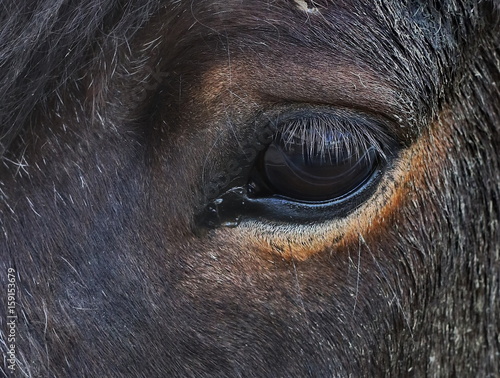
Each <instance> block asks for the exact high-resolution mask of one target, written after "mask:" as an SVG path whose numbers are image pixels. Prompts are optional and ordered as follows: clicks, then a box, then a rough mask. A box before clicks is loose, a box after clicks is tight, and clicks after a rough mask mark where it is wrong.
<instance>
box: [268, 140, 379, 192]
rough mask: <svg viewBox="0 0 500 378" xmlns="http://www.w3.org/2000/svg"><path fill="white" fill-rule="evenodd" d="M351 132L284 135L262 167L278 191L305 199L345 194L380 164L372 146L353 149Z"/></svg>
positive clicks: (277, 141)
mask: <svg viewBox="0 0 500 378" xmlns="http://www.w3.org/2000/svg"><path fill="white" fill-rule="evenodd" d="M350 139H352V136H351V135H350V134H349V133H339V132H327V133H323V135H321V136H318V135H316V134H308V135H305V136H303V137H294V136H293V135H292V136H287V135H281V136H279V137H278V138H277V140H275V141H273V142H272V143H271V145H270V146H269V147H268V149H267V150H266V151H265V153H264V156H263V158H262V170H263V173H264V176H265V181H267V184H268V186H269V187H270V188H271V190H272V191H273V192H274V193H275V194H279V195H282V196H285V197H289V198H291V199H295V200H302V201H326V200H334V199H340V198H342V197H345V196H346V195H348V194H350V193H352V192H353V191H355V190H356V189H358V188H359V187H361V186H362V185H363V184H364V183H365V182H366V181H367V180H368V179H369V178H370V177H371V175H372V174H373V172H374V170H375V168H376V165H377V156H378V154H377V151H376V149H375V148H374V147H373V146H368V147H365V148H364V149H363V150H360V149H355V148H353V147H352V146H353V144H355V143H353V142H352V141H351V140H350Z"/></svg>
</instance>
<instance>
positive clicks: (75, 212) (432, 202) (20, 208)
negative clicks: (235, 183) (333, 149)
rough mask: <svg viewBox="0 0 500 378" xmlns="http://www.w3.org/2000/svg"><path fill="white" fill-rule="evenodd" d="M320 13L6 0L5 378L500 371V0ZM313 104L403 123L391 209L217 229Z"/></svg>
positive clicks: (376, 200)
mask: <svg viewBox="0 0 500 378" xmlns="http://www.w3.org/2000/svg"><path fill="white" fill-rule="evenodd" d="M308 5H309V6H310V7H311V9H313V8H314V7H317V9H318V10H317V11H311V12H304V11H303V10H301V9H299V8H298V7H297V6H296V4H295V3H294V2H293V1H287V0H278V1H244V2H242V1H236V0H231V1H218V0H207V1H203V2H202V1H200V2H195V1H173V0H172V1H166V0H165V1H162V0H149V1H112V0H81V1H68V0H45V1H42V0H39V1H33V0H17V1H9V2H4V3H3V4H2V6H1V10H0V12H2V13H1V24H0V25H1V26H0V41H1V43H0V67H1V70H0V93H1V94H2V97H1V100H0V121H1V122H0V146H1V151H0V155H1V157H2V162H1V163H2V165H1V166H0V269H1V270H0V288H2V289H1V290H2V293H1V294H0V341H1V342H0V348H1V350H2V352H3V353H4V356H5V357H4V362H3V365H2V366H0V372H1V373H2V374H3V375H4V376H20V377H21V376H26V377H42V376H50V377H80V376H81V377H84V376H85V377H88V376H110V377H111V376H144V377H154V376H158V377H165V376H195V377H200V376H217V377H220V376H257V377H260V376H270V377H271V376H272V377H274V376H279V377H288V376H294V377H303V376H353V377H358V376H394V377H401V376H472V375H477V376H481V377H482V376H485V377H486V376H491V377H493V376H498V374H499V371H500V231H499V220H500V208H499V201H500V198H499V197H500V188H499V182H500V157H499V155H498V150H497V149H498V146H500V129H499V125H500V93H499V88H498V85H499V83H500V39H499V36H500V6H499V4H498V2H497V1H496V0H483V1H480V0H477V1H476V0H469V1H467V0H441V1H437V0H428V1H424V0H407V1H396V0H394V1H391V0H377V1H373V2H366V1H360V0H342V1H335V2H331V1H326V0H325V1H317V2H314V1H311V2H308ZM311 108H315V109H316V108H321V109H323V108H334V109H337V108H340V109H349V111H350V112H362V113H363V114H372V115H374V117H377V119H387V120H388V121H387V123H386V125H387V128H388V132H390V133H391V135H394V137H395V138H397V139H398V141H399V142H400V144H401V151H400V153H399V155H398V157H397V164H395V166H394V169H393V170H392V171H391V172H390V173H388V174H387V175H386V177H385V178H384V181H383V182H382V183H381V188H382V189H383V190H381V194H379V195H376V196H374V197H373V198H370V199H369V200H368V202H369V204H368V205H369V206H368V207H362V208H361V210H360V211H359V212H355V213H354V215H351V216H350V218H348V219H347V220H346V222H347V223H345V224H343V223H340V222H339V223H333V226H331V227H330V226H329V227H327V226H326V225H324V226H323V225H320V226H317V227H316V228H314V232H313V231H311V230H312V229H311V228H307V227H306V225H303V224H292V225H285V226H283V225H282V224H274V223H272V222H271V223H266V222H262V221H261V220H258V219H247V220H246V222H242V224H240V225H239V226H238V227H235V228H225V227H217V228H216V229H214V230H208V231H206V230H205V231H203V232H202V231H200V230H199V229H198V224H197V219H196V218H197V214H199V212H200V209H201V208H203V206H204V204H206V201H207V198H205V194H206V193H207V191H210V190H207V187H209V188H210V185H212V184H211V183H213V182H215V181H217V180H218V177H220V174H221V172H224V170H226V171H227V169H228V168H227V167H228V166H229V163H228V162H231V161H233V160H234V158H235V156H241V151H242V148H243V147H245V146H246V147H249V148H251V147H252V146H248V144H247V142H248V140H253V139H252V138H250V137H249V136H251V135H255V134H257V135H258V134H259V133H262V128H263V125H264V124H265V122H264V123H263V121H262V120H263V119H264V120H265V119H267V118H272V117H273V116H274V115H275V113H279V114H281V113H283V112H286V111H288V110H287V109H293V110H294V111H307V110H304V109H311ZM297 109H299V110H297ZM367 133H368V132H367ZM242 146H243V147H242ZM240 160H241V159H240ZM231 169H233V170H234V169H235V168H234V167H232V168H231ZM218 187H219V186H217V188H218ZM212 188H213V187H212ZM372 212H373V213H374V214H376V215H375V216H373V217H371V216H370V215H369V214H371V213H372ZM365 219H368V220H369V222H365V221H364V220H365ZM353 230H354V231H353ZM337 234H338V235H337ZM352 235H354V236H355V237H352ZM294 238H296V239H297V240H299V242H296V243H295V242H293V241H292V242H290V245H291V247H290V249H291V252H290V253H291V254H292V255H293V253H294V252H297V253H299V250H302V249H307V250H308V251H309V250H311V249H315V250H314V251H313V252H314V253H311V255H310V256H309V255H308V256H307V258H289V256H288V257H287V256H286V255H285V252H284V250H283V248H282V247H276V245H278V244H279V243H280V240H283V239H285V240H295V239H294ZM322 238H323V239H325V240H328V242H327V243H324V245H322V246H321V248H320V247H317V246H316V247H307V248H306V247H304V245H306V244H307V243H309V241H310V240H313V241H312V242H311V243H312V244H314V241H317V240H323V239H322ZM304 240H306V241H304ZM294 243H295V244H294ZM312 244H311V245H312ZM316 249H317V250H316ZM280 253H282V255H280ZM9 272H15V273H12V274H14V276H12V275H9ZM14 281H15V295H14V294H13V293H14V292H10V294H11V297H12V296H14V297H15V306H14V307H13V306H12V300H11V299H12V298H9V296H8V295H7V294H8V288H11V287H12V286H8V283H9V282H10V283H13V282H14ZM11 308H15V315H16V316H17V318H10V317H8V316H9V314H11V313H10V312H8V311H10V309H11ZM13 319H14V322H13ZM12 324H15V325H14V326H13V325H12ZM12 329H15V333H14V334H12V332H13V331H12ZM12 345H14V347H12ZM13 349H15V350H14V351H13ZM14 355H15V358H16V361H15V363H14V364H13V363H12V361H10V358H11V357H12V356H14ZM13 366H14V371H13V368H12V367H13Z"/></svg>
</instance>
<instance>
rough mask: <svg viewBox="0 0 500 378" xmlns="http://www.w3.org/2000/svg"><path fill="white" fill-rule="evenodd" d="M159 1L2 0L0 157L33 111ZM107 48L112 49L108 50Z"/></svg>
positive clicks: (30, 123)
mask: <svg viewBox="0 0 500 378" xmlns="http://www.w3.org/2000/svg"><path fill="white" fill-rule="evenodd" d="M157 5H158V1H157V0H146V1H137V0H135V1H126V0H119V1H116V0H79V1H68V0H18V1H8V2H4V3H3V4H2V8H3V9H2V12H3V16H2V17H1V19H0V20H1V22H0V67H1V68H2V69H1V70H0V93H1V94H2V96H1V100H0V157H3V156H5V154H6V152H7V151H8V150H9V147H10V146H11V145H12V143H13V141H14V140H15V139H16V137H18V136H19V135H20V134H22V132H23V130H25V129H26V128H28V127H32V128H36V127H37V125H36V121H35V117H34V114H36V112H37V109H44V108H47V107H48V106H49V104H50V102H49V99H50V98H51V97H53V96H54V95H57V93H58V91H59V90H60V89H61V88H63V87H65V86H67V85H68V84H69V83H71V84H73V85H74V84H76V83H78V82H79V81H80V80H81V78H82V76H83V75H84V74H85V73H84V72H83V71H84V69H85V68H86V67H87V66H88V65H89V64H90V63H91V62H92V61H93V60H94V59H96V57H97V59H98V56H99V55H100V54H103V51H104V50H106V51H117V50H118V49H119V47H120V46H122V45H123V44H126V43H127V41H128V40H130V38H131V37H132V35H133V34H134V33H135V32H136V31H137V30H138V29H139V28H140V27H141V25H142V24H143V23H144V22H145V21H146V20H148V19H149V17H150V15H151V14H152V12H153V11H154V9H155V8H156V7H157ZM110 49H111V50H110Z"/></svg>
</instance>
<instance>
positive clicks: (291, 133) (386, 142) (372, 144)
mask: <svg viewBox="0 0 500 378" xmlns="http://www.w3.org/2000/svg"><path fill="white" fill-rule="evenodd" d="M283 123H284V124H283ZM283 123H282V125H280V126H278V131H277V133H275V136H274V138H275V140H276V138H280V139H281V141H283V142H284V144H285V146H287V145H289V146H290V145H292V142H293V141H297V140H300V141H301V142H302V143H303V147H304V149H307V150H304V154H307V155H309V156H313V155H319V156H321V157H324V158H327V157H330V159H331V155H330V152H331V148H328V147H327V141H326V138H325V136H326V135H329V136H333V137H335V136H338V137H339V138H336V139H335V140H336V141H337V142H338V143H340V144H337V143H335V144H336V146H335V150H336V151H337V152H338V151H341V150H344V151H347V153H348V154H349V155H350V154H351V153H352V154H354V156H355V157H359V156H360V154H361V153H362V151H366V150H367V149H368V148H374V149H375V151H376V152H377V154H378V155H379V157H380V158H381V159H382V160H383V161H387V159H388V156H387V154H388V148H387V147H390V146H393V145H394V144H395V141H394V138H393V137H391V136H390V135H388V134H387V132H385V131H384V130H383V129H382V127H381V126H380V125H378V124H377V123H375V124H374V123H373V122H369V121H367V120H365V119H364V118H361V117H355V118H353V117H352V115H350V116H343V115H340V117H339V115H332V114H320V115H315V116H313V117H301V118H294V119H292V120H290V121H285V122H283ZM347 135H350V136H351V137H350V138H347V137H342V136H347Z"/></svg>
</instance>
